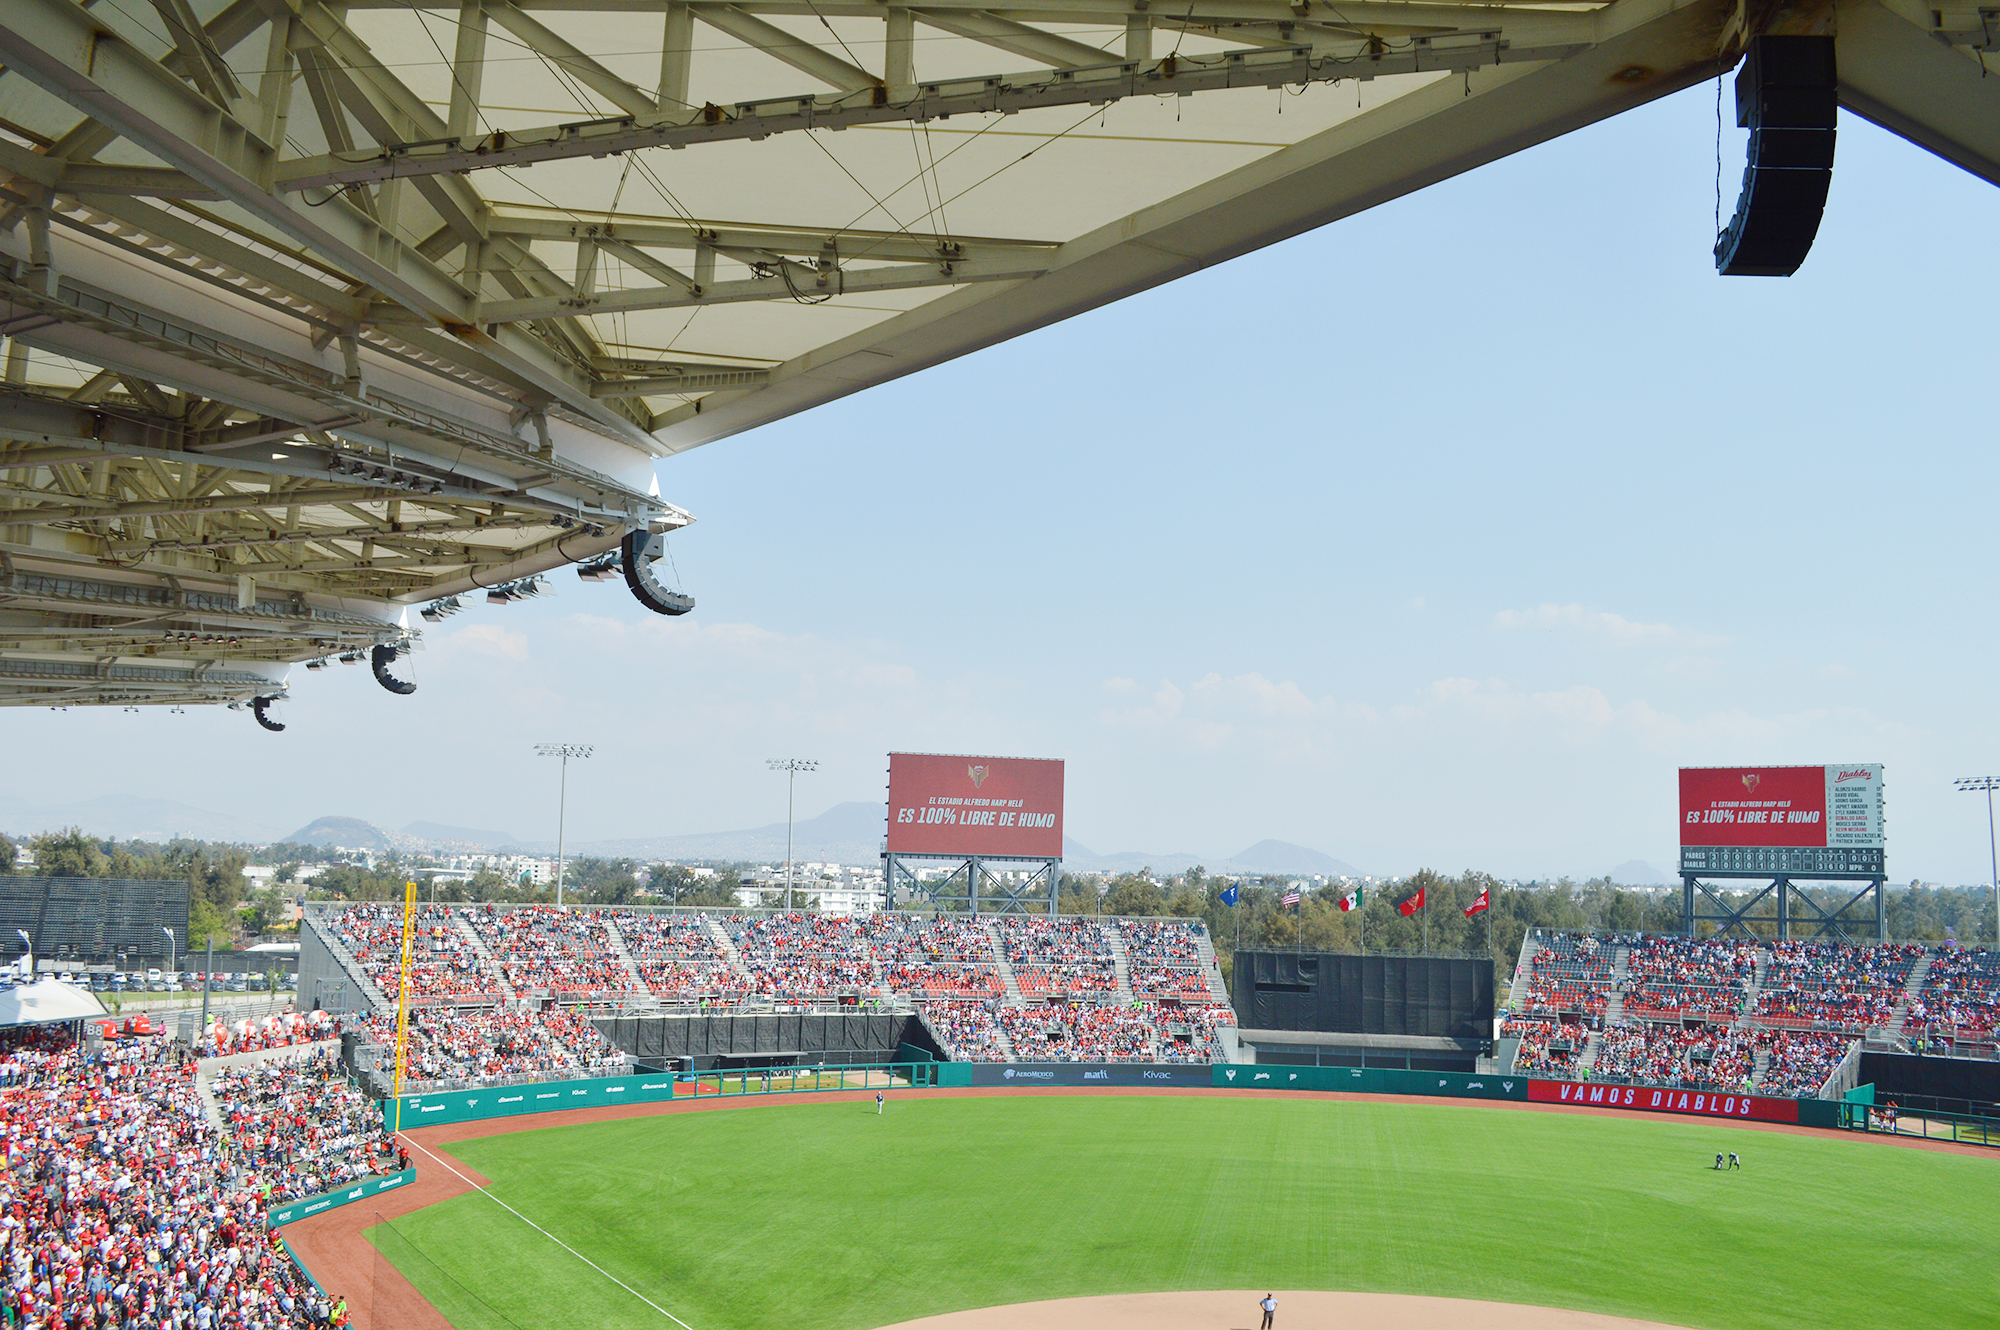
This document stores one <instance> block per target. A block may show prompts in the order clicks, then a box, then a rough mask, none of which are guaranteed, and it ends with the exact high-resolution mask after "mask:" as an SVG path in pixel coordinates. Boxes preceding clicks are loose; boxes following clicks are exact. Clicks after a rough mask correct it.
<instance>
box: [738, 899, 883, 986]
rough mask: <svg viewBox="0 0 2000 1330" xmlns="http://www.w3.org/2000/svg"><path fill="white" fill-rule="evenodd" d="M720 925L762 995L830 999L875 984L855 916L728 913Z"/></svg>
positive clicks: (871, 951)
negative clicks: (751, 915) (734, 946)
mask: <svg viewBox="0 0 2000 1330" xmlns="http://www.w3.org/2000/svg"><path fill="white" fill-rule="evenodd" d="M723 928H724V929H725V931H727V932H728V933H729V935H730V940H731V941H732V942H734V943H735V944H736V950H737V953H738V955H740V956H741V957H742V961H743V969H744V971H745V972H746V973H747V974H748V976H749V978H748V983H749V989H750V991H751V992H752V993H756V994H759V995H760V996H765V997H774V998H816V997H832V996H837V995H839V994H841V993H858V992H861V991H862V990H863V989H869V988H873V987H874V986H875V984H876V979H877V977H876V972H875V952H874V949H873V948H872V947H871V946H870V945H869V943H868V939H867V937H865V936H864V935H863V933H862V929H861V923H860V921H858V920H856V919H853V918H850V917H847V916H844V915H830V914H811V913H806V912H803V911H789V912H786V913H784V914H771V915H763V916H759V917H746V916H741V915H731V916H729V917H728V918H727V919H726V920H724V922H723Z"/></svg>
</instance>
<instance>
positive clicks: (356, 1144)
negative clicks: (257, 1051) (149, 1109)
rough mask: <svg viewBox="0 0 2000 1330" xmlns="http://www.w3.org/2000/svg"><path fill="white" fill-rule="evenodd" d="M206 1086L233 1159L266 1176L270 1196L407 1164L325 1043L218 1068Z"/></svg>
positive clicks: (302, 1192) (304, 1192)
mask: <svg viewBox="0 0 2000 1330" xmlns="http://www.w3.org/2000/svg"><path fill="white" fill-rule="evenodd" d="M209 1093H210V1094H211V1095H212V1096H213V1097H214V1100H215V1106H216V1111H217V1112H218V1113H219V1114H220V1115H221V1117H222V1122H223V1130H224V1132H225V1133H226V1135H227V1139H228V1141H229V1144H230V1146H231V1148H232V1149H234V1150H235V1152H236V1157H237V1159H238V1160H239V1161H245V1162H247V1163H248V1164H249V1165H250V1166H251V1167H253V1168H255V1169H256V1170H257V1171H258V1172H259V1173H260V1174H262V1175H263V1176H264V1178H265V1179H266V1180H267V1184H268V1186H269V1188H270V1190H269V1192H268V1194H267V1198H266V1199H267V1200H268V1201H269V1202H270V1203H273V1204H275V1203H277V1202H280V1201H289V1200H293V1199H295V1198H297V1197H300V1196H315V1195H318V1194H319V1193H321V1192H327V1191H332V1190H333V1189H334V1188H336V1187H341V1186H345V1185H346V1184H348V1183H350V1182H357V1181H359V1180H360V1179H362V1178H366V1177H370V1176H372V1175H374V1174H378V1173H393V1172H395V1171H396V1170H397V1169H398V1168H400V1167H404V1166H405V1164H404V1162H403V1158H399V1156H398V1147H397V1145H396V1143H395V1140H394V1138H393V1137H392V1136H391V1135H390V1134H389V1133H388V1132H386V1131H384V1130H383V1127H382V1108H381V1105H380V1104H378V1103H376V1102H374V1101H372V1100H370V1099H369V1098H368V1097H367V1096H366V1095H364V1094H362V1093H361V1091H360V1089H358V1088H357V1087H356V1086H355V1085H354V1083H353V1082H352V1081H351V1080H350V1079H349V1078H348V1076H347V1072H346V1069H345V1068H343V1067H342V1066H341V1065H340V1060H339V1058H337V1057H336V1056H335V1055H334V1054H333V1052H332V1051H330V1050H328V1049H324V1048H322V1049H319V1050H317V1051H315V1052H311V1053H307V1054H305V1055H304V1056H302V1057H296V1056H295V1057H280V1058H265V1059H261V1060H259V1061H255V1062H248V1063H244V1064H242V1065H240V1066H234V1067H222V1068H219V1069H218V1070H217V1071H216V1072H215V1074H214V1075H213V1076H212V1077H211V1078H210V1079H209ZM405 1157H406V1156H405Z"/></svg>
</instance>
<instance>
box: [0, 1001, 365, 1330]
mask: <svg viewBox="0 0 2000 1330" xmlns="http://www.w3.org/2000/svg"><path fill="white" fill-rule="evenodd" d="M190 1057H191V1054H190V1051H189V1050H187V1049H186V1048H185V1047H183V1046H179V1045H176V1044H174V1043H172V1042H171V1041H169V1040H168V1039H166V1038H165V1037H164V1036H152V1037H144V1038H134V1039H128V1040H123V1041H120V1042H118V1043H115V1044H111V1045H108V1046H106V1047H104V1048H102V1049H101V1050H99V1051H97V1052H96V1053H93V1054H86V1052H85V1050H84V1049H83V1048H82V1047H80V1046H79V1044H78V1043H77V1041H76V1039H75V1038H74V1037H73V1036H71V1035H68V1034H65V1033H63V1032H60V1031H57V1030H53V1029H35V1028H32V1027H30V1028H26V1029H15V1030H9V1031H5V1032H0V1128H3V1129H4V1131H5V1133H6V1138H7V1156H8V1160H7V1162H8V1179H7V1190H8V1199H9V1202H10V1205H9V1214H8V1220H7V1227H8V1232H7V1243H6V1247H5V1262H6V1275H7V1280H6V1286H5V1289H4V1292H0V1302H4V1304H5V1308H6V1313H7V1317H6V1319H7V1321H8V1322H9V1323H10V1324H14V1325H21V1326H37V1327H50V1326H57V1325H60V1326H65V1327H81V1326H109V1325H119V1326H167V1325H197V1324H199V1325H210V1326H218V1327H261V1328H262V1330H309V1327H316V1326H323V1325H325V1324H326V1313H327V1306H326V1299H325V1298H324V1296H323V1295H321V1293H320V1292H319V1290H318V1289H317V1288H316V1287H314V1286H313V1284H312V1283H311V1281H310V1280H309V1279H307V1278H306V1277H305V1275H304V1274H303V1273H302V1272H301V1271H300V1270H299V1269H298V1267H297V1266H296V1265H294V1264H293V1262H292V1261H291V1259H290V1257H289V1256H288V1255H287V1254H286V1253H285V1251H284V1249H283V1248H282V1247H281V1246H279V1245H278V1244H277V1243H276V1242H275V1241H274V1240H273V1239H270V1238H267V1237H266V1236H265V1233H264V1215H265V1213H266V1211H267V1209H268V1207H269V1205H270V1204H271V1201H270V1200H269V1199H268V1198H269V1197H275V1196H279V1195H282V1194H284V1192H285V1190H286V1189H287V1188H289V1187H295V1186H298V1185H301V1184H300V1182H299V1179H298V1177H297V1176H295V1174H294V1170H293V1167H292V1164H291V1162H289V1161H287V1160H286V1159H284V1158H282V1157H281V1156H282V1155H283V1154H284V1153H285V1151H286V1150H288V1149H292V1148H295V1147H297V1146H298V1145H300V1141H299V1135H300V1134H299V1133H297V1132H286V1131H284V1130H282V1129H281V1127H280V1126H279V1124H278V1122H277V1118H278V1116H279V1115H280V1112H281V1111H282V1110H279V1111H273V1112H266V1111H265V1110H267V1109H272V1108H273V1104H272V1103H271V1102H269V1101H268V1100H267V1098H266V1092H267V1091H270V1090H272V1089H274V1088H275V1089H276V1091H277V1096H278V1100H279V1101H280V1102H282V1101H283V1100H284V1099H285V1098H287V1097H288V1096H289V1097H290V1098H291V1099H292V1101H293V1103H294V1107H295V1108H296V1109H301V1110H313V1109H314V1108H315V1104H314V1103H312V1102H308V1101H309V1100H310V1099H311V1097H312V1096H316V1095H325V1094H328V1093H331V1091H329V1090H328V1088H327V1087H326V1085H325V1084H324V1082H322V1081H319V1080H317V1079H316V1078H315V1075H314V1072H313V1071H312V1070H311V1069H309V1068H308V1069H305V1070H302V1071H300V1072H299V1073H297V1074H298V1076H299V1077H300V1080H299V1082H298V1083H297V1084H296V1085H292V1084H290V1083H289V1082H287V1080H286V1076H285V1074H284V1073H280V1074H279V1075H278V1076H277V1078H276V1079H275V1080H272V1081H257V1082H252V1081H250V1080H248V1079H247V1078H239V1079H237V1080H236V1081H235V1082H234V1083H233V1085H232V1088H231V1089H230V1090H229V1092H228V1093H229V1094H230V1096H231V1102H232V1105H233V1106H234V1107H235V1108H237V1109H239V1110H240V1112H241V1115H242V1122H241V1123H240V1124H238V1123H232V1126H231V1131H232V1133H237V1132H238V1129H239V1126H240V1127H242V1128H245V1129H247V1131H248V1134H249V1139H250V1140H251V1141H252V1142H259V1141H260V1139H261V1144H258V1145H256V1148H250V1149H247V1150H238V1151H235V1152H232V1151H231V1150H230V1149H228V1148H227V1145H228V1141H227V1140H226V1138H225V1136H224V1134H223V1132H222V1131H221V1130H219V1129H218V1127H217V1126H216V1124H215V1123H214V1121H212V1120H211V1119H210V1118H209V1116H208V1114H207V1112H206V1111H205V1110H204V1107H203V1105H202V1102H201V1099H200V1097H199V1095H198V1093H197V1091H196V1088H195V1078H194V1074H193V1072H194V1067H193V1063H192V1062H191V1061H190ZM251 1084H254V1085H256V1087H257V1088H256V1089H254V1090H245V1089H243V1088H242V1087H244V1086H245V1085H251ZM300 1096H305V1097H306V1099H303V1100H302V1099H301V1098H300ZM314 1121H315V1123H316V1122H317V1119H315V1120H314ZM378 1122H379V1119H378ZM57 1123H60V1124H63V1126H62V1127H61V1128H60V1129H57V1128H55V1127H54V1126H53V1124H57ZM260 1123H263V1124H268V1133H266V1132H265V1128H264V1126H260V1125H259V1124H260ZM330 1125H332V1126H333V1127H334V1128H336V1129H339V1128H344V1127H350V1126H353V1125H354V1124H353V1123H352V1121H351V1120H349V1119H346V1118H341V1117H338V1116H336V1118H335V1120H334V1122H333V1123H332V1124H330ZM337 1139H338V1140H345V1141H347V1142H348V1144H347V1145H335V1144H333V1142H334V1141H335V1140H337ZM243 1140H244V1137H243V1135H241V1134H238V1135H237V1142H238V1143H239V1144H241V1143H242V1142H243ZM306 1153H307V1155H308V1156H309V1158H308V1159H307V1161H306V1162H307V1169H306V1172H307V1173H308V1174H310V1172H311V1171H312V1170H313V1169H318V1170H320V1171H321V1173H322V1175H325V1174H333V1173H338V1172H341V1171H347V1172H348V1173H349V1175H350V1176H352V1169H353V1167H355V1166H357V1165H360V1166H367V1165H368V1164H369V1163H370V1162H371V1161H372V1162H374V1163H378V1164H379V1163H383V1162H386V1161H385V1160H384V1157H383V1156H382V1155H381V1154H380V1153H379V1152H375V1151H372V1150H371V1149H370V1148H369V1147H367V1146H365V1145H363V1144H360V1143H359V1136H358V1134H357V1133H353V1132H349V1131H345V1130H335V1131H332V1132H329V1133H327V1134H325V1135H324V1136H322V1138H321V1140H320V1142H319V1143H318V1145H316V1146H315V1145H307V1146H306Z"/></svg>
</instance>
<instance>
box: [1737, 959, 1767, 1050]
mask: <svg viewBox="0 0 2000 1330" xmlns="http://www.w3.org/2000/svg"><path fill="white" fill-rule="evenodd" d="M1770 973H1771V953H1770V952H1769V951H1767V950H1765V949H1764V948H1763V947H1759V948H1757V966H1756V968H1755V969H1753V970H1751V971H1750V991H1749V992H1748V993H1746V994H1744V996H1743V1010H1741V1011H1739V1012H1737V1013H1736V1014H1737V1017H1738V1020H1737V1022H1736V1028H1737V1029H1739V1030H1749V1029H1752V1028H1754V1025H1755V1022H1753V1021H1752V1020H1751V1016H1752V1015H1753V1014H1754V1013H1755V1012H1756V1010H1757V997H1758V995H1759V994H1761V993H1762V992H1763V991H1764V979H1765V977H1766V976H1767V975H1769V974H1770ZM1758 1056H1759V1057H1760V1058H1763V1062H1760V1063H1758V1072H1757V1074H1758V1076H1760V1077H1761V1076H1762V1075H1763V1074H1764V1073H1763V1066H1764V1064H1765V1063H1767V1062H1769V1061H1770V1059H1769V1058H1768V1057H1765V1056H1764V1055H1763V1054H1762V1053H1760V1054H1758Z"/></svg>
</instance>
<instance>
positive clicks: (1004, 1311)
mask: <svg viewBox="0 0 2000 1330" xmlns="http://www.w3.org/2000/svg"><path fill="white" fill-rule="evenodd" d="M1267 1292H1270V1293H1275V1295H1276V1297H1277V1299H1278V1315H1277V1320H1276V1322H1275V1324H1274V1327H1273V1330H1677V1328H1676V1327H1672V1326H1667V1325H1663V1324H1662V1323H1661V1322H1659V1321H1634V1320H1630V1319H1627V1318H1626V1317H1623V1316H1601V1315H1599V1314H1598V1313H1596V1312H1575V1311H1565V1310H1563V1309H1562V1308H1559V1307H1526V1306H1522V1305H1521V1304H1519V1303H1513V1302H1473V1301H1471V1300H1469V1299H1464V1298H1415V1297H1403V1296H1401V1295H1398V1294H1394V1293H1324V1292H1314V1293H1296V1292H1294V1293H1288V1292H1286V1291H1284V1290H1283V1289H1276V1290H1271V1289H1258V1290H1256V1291H1254V1292H1242V1293H1121V1294H1115V1295H1113V1296H1110V1297H1103V1298H1062V1299H1059V1300H1057V1301H1054V1302H1017V1303H1015V1304H1014V1305H1012V1306H1009V1307H981V1308H979V1309H978V1310H977V1311H969V1312H951V1313H949V1314H947V1315H944V1316H926V1317H924V1318H922V1319H921V1320H916V1321H899V1322H897V1323H896V1324H894V1325H891V1326H885V1327H883V1330H1258V1326H1259V1324H1260V1323H1261V1321H1262V1319H1263V1316H1262V1313H1261V1312H1259V1311H1258V1309H1257V1303H1258V1301H1259V1300H1260V1299H1261V1298H1262V1297H1263V1296H1264V1294H1265V1293H1267Z"/></svg>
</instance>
